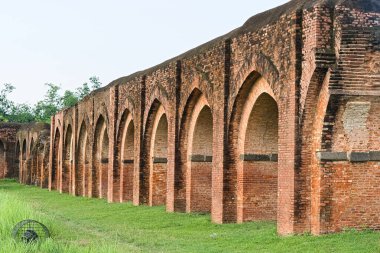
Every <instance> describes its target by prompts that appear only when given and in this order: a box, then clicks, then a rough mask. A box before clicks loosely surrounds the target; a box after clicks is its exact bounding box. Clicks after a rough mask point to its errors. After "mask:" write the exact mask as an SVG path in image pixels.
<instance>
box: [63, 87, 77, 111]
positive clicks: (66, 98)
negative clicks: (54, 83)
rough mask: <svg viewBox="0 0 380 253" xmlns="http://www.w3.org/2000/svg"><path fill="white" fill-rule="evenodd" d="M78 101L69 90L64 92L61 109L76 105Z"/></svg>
mask: <svg viewBox="0 0 380 253" xmlns="http://www.w3.org/2000/svg"><path fill="white" fill-rule="evenodd" d="M78 101H79V98H78V96H77V95H76V94H75V93H74V92H72V91H70V90H66V91H65V93H64V94H63V97H62V105H63V108H69V107H72V106H74V105H75V104H76V103H78Z"/></svg>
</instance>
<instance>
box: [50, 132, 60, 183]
mask: <svg viewBox="0 0 380 253" xmlns="http://www.w3.org/2000/svg"><path fill="white" fill-rule="evenodd" d="M60 143H61V133H60V131H59V128H58V127H57V128H56V130H55V136H54V143H53V157H52V158H53V159H52V161H53V164H52V166H51V179H50V182H51V189H52V190H57V189H58V185H59V179H58V172H59V167H60V161H61V157H60V152H59V149H60V146H61V144H60Z"/></svg>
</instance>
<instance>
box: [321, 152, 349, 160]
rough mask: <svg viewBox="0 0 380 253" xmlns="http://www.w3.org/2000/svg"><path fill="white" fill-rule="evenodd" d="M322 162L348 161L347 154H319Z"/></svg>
mask: <svg viewBox="0 0 380 253" xmlns="http://www.w3.org/2000/svg"><path fill="white" fill-rule="evenodd" d="M317 157H318V159H319V160H320V161H347V160H348V159H347V152H317Z"/></svg>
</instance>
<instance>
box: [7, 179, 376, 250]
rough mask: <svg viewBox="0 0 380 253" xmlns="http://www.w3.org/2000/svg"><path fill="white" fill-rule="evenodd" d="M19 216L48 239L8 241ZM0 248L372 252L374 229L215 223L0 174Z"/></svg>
mask: <svg viewBox="0 0 380 253" xmlns="http://www.w3.org/2000/svg"><path fill="white" fill-rule="evenodd" d="M25 218H31V219H37V220H40V221H42V222H43V223H45V224H46V225H47V226H48V228H49V229H50V230H51V232H52V234H53V236H52V239H50V240H47V241H45V242H44V243H41V244H38V245H24V244H23V243H16V242H14V241H13V240H12V239H11V237H10V233H11V230H12V227H13V226H14V224H16V223H17V222H18V221H20V220H22V219H25ZM0 252H1V253H2V252H6V253H8V252H380V233H378V232H372V231H364V232H356V231H348V232H345V233H340V234H334V235H325V236H319V237H315V236H310V235H302V236H291V237H280V236H277V234H276V225H275V223H272V222H251V223H245V224H225V225H216V224H212V223H211V222H210V216H208V215H196V214H183V213H166V212H165V210H164V207H147V206H139V207H135V206H132V204H130V203H123V204H108V203H106V201H105V200H101V199H89V198H82V197H73V196H69V195H67V194H59V193H57V192H49V191H47V190H46V189H40V188H37V187H32V186H24V185H20V184H18V183H16V182H15V181H12V180H1V181H0Z"/></svg>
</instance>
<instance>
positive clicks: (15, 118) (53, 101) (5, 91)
mask: <svg viewBox="0 0 380 253" xmlns="http://www.w3.org/2000/svg"><path fill="white" fill-rule="evenodd" d="M89 81H90V84H91V88H90V87H89V85H88V83H84V84H82V87H79V88H77V89H76V90H75V91H74V92H73V91H70V90H66V91H65V92H64V94H63V96H60V94H59V92H60V90H61V87H60V86H58V85H55V84H53V83H46V84H45V85H46V86H47V87H48V90H47V92H46V94H45V97H44V99H43V100H40V101H38V102H37V103H36V104H35V105H34V106H30V105H28V104H16V103H14V102H13V101H11V100H9V99H8V95H9V94H10V93H12V92H13V91H14V89H15V87H14V86H13V85H11V84H4V85H3V86H4V87H3V88H2V89H1V90H0V122H1V121H5V122H7V121H11V122H20V123H24V122H31V121H37V122H46V123H50V117H51V116H53V115H55V114H56V113H57V112H58V111H60V110H62V109H64V108H69V107H72V106H74V105H75V104H76V103H78V101H80V100H81V99H83V98H84V97H85V96H87V95H88V94H90V92H91V91H93V90H94V89H98V88H100V87H101V85H102V83H101V82H100V81H99V78H98V77H96V76H92V77H90V78H89Z"/></svg>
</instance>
